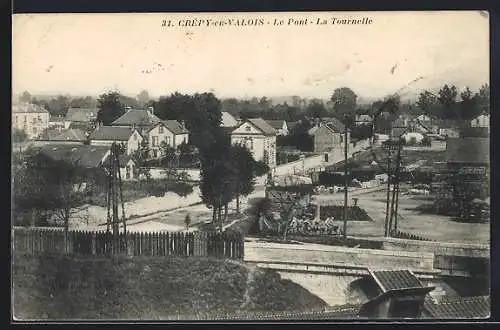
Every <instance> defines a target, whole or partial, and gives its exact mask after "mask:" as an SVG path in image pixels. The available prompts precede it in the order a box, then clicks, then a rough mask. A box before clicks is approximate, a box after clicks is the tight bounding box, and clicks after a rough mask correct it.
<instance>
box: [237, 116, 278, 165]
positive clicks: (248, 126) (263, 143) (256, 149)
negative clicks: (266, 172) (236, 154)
mask: <svg viewBox="0 0 500 330" xmlns="http://www.w3.org/2000/svg"><path fill="white" fill-rule="evenodd" d="M276 133H277V132H276V130H275V129H274V128H273V127H272V126H271V125H269V124H268V123H267V122H266V121H265V120H264V119H262V118H252V119H247V120H246V121H244V122H243V123H242V124H240V125H239V126H238V127H237V128H236V129H235V130H233V131H232V132H231V143H232V144H242V145H244V146H246V147H247V148H248V149H249V150H250V152H251V153H252V156H253V158H254V159H255V160H257V161H263V162H264V163H266V164H267V165H268V166H269V168H271V169H272V168H275V167H276Z"/></svg>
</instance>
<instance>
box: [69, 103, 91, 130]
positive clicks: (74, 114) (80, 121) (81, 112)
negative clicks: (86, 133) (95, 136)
mask: <svg viewBox="0 0 500 330" xmlns="http://www.w3.org/2000/svg"><path fill="white" fill-rule="evenodd" d="M98 112H99V109H97V108H69V109H68V112H67V113H66V119H65V121H64V128H66V129H67V128H69V127H70V126H71V127H74V128H82V129H84V128H86V127H89V125H92V124H93V123H94V122H95V121H96V119H97V113H98Z"/></svg>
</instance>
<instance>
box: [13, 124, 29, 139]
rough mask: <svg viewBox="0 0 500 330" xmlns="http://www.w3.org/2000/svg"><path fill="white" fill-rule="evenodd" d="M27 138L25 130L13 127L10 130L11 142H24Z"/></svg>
mask: <svg viewBox="0 0 500 330" xmlns="http://www.w3.org/2000/svg"><path fill="white" fill-rule="evenodd" d="M27 139H28V135H27V134H26V132H25V131H23V130H20V129H17V128H15V127H14V129H13V130H12V142H24V141H26V140H27Z"/></svg>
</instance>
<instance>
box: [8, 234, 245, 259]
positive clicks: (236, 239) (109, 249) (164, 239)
mask: <svg viewBox="0 0 500 330" xmlns="http://www.w3.org/2000/svg"><path fill="white" fill-rule="evenodd" d="M13 242H14V244H13V248H14V251H16V252H21V253H28V254H68V255H70V254H75V255H110V254H122V255H128V256H150V257H163V256H181V257H191V256H197V257H214V258H221V259H226V258H230V259H238V260H243V256H244V238H243V236H242V235H240V234H238V233H233V232H231V233H226V232H224V233H215V232H194V233H182V232H179V233H176V232H154V233H127V234H123V233H120V235H119V239H118V241H116V240H115V239H114V238H113V235H112V234H111V233H106V232H92V231H80V230H76V231H74V230H72V231H69V232H68V233H67V234H66V233H65V232H64V231H63V230H57V229H42V228H22V227H18V228H14V230H13Z"/></svg>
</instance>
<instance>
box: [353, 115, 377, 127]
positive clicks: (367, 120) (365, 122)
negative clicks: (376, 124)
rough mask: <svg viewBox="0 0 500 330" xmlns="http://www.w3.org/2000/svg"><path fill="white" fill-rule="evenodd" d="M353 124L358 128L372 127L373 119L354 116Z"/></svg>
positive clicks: (365, 116) (366, 116) (364, 116)
mask: <svg viewBox="0 0 500 330" xmlns="http://www.w3.org/2000/svg"><path fill="white" fill-rule="evenodd" d="M355 123H356V125H358V126H361V125H372V124H373V118H372V117H371V116H370V115H356V119H355Z"/></svg>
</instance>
